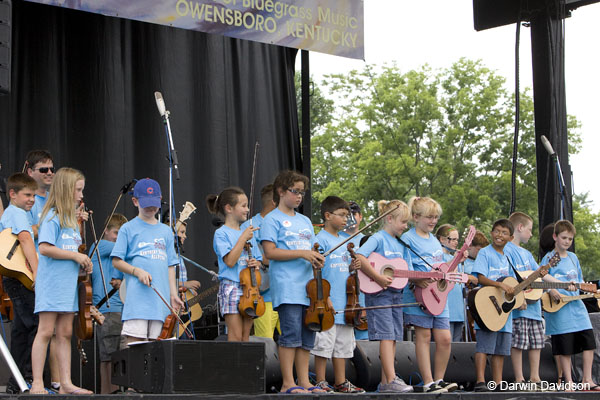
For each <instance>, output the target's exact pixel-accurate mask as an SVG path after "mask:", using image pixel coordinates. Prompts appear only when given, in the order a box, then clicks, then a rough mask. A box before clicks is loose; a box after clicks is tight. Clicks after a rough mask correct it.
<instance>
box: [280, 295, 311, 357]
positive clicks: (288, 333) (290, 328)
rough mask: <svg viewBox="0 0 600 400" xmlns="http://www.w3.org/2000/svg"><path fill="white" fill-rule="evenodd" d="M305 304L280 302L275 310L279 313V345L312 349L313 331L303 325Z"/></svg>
mask: <svg viewBox="0 0 600 400" xmlns="http://www.w3.org/2000/svg"><path fill="white" fill-rule="evenodd" d="M307 308H308V307H307V306H303V305H302V304H280V305H279V306H278V307H277V308H276V309H275V311H277V313H279V326H280V328H281V335H280V336H279V342H278V344H279V346H281V347H301V348H303V349H304V350H308V351H310V350H312V349H313V347H314V346H315V332H313V331H311V330H310V329H308V328H307V327H306V326H305V325H304V316H305V315H306V309H307Z"/></svg>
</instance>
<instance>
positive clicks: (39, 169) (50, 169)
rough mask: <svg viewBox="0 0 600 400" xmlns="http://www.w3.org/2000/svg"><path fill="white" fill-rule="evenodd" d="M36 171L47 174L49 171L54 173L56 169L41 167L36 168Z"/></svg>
mask: <svg viewBox="0 0 600 400" xmlns="http://www.w3.org/2000/svg"><path fill="white" fill-rule="evenodd" d="M34 171H40V172H41V173H42V174H47V173H48V171H50V172H52V173H54V167H41V168H35V169H34Z"/></svg>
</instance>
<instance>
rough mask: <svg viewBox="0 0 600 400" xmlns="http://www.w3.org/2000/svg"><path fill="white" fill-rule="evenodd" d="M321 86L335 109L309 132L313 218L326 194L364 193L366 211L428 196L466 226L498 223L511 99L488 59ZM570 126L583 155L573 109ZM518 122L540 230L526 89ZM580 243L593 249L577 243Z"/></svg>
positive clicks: (531, 208) (521, 195) (505, 206)
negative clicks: (378, 204) (392, 201)
mask: <svg viewBox="0 0 600 400" xmlns="http://www.w3.org/2000/svg"><path fill="white" fill-rule="evenodd" d="M322 88H323V92H324V93H327V96H328V97H329V99H332V100H333V101H335V109H334V110H333V111H332V112H330V111H329V110H328V115H329V117H330V119H329V120H328V121H325V119H321V120H320V122H319V123H317V124H315V126H316V128H317V129H315V130H314V131H313V137H312V139H311V146H312V183H311V187H312V194H313V221H318V220H319V217H318V209H319V204H320V201H322V200H323V199H324V198H325V197H326V196H328V195H337V196H340V197H342V198H344V199H347V200H355V201H357V202H358V203H359V204H361V205H362V207H363V209H364V211H365V214H366V216H367V219H370V218H372V217H373V216H375V215H376V213H377V210H376V202H377V200H380V199H401V200H405V201H407V200H408V199H409V198H410V197H411V196H415V195H416V196H431V197H433V198H434V199H436V200H438V201H439V202H440V204H441V205H442V208H443V210H444V213H443V215H442V218H441V220H440V224H442V223H452V224H454V225H456V226H457V227H459V229H460V230H461V231H465V230H466V228H467V226H468V225H470V224H473V225H475V226H477V228H478V229H480V230H482V231H483V232H485V233H488V232H489V231H490V228H491V225H492V223H493V221H495V220H496V219H498V218H501V217H506V216H507V215H508V213H509V211H510V201H511V166H512V148H513V134H514V108H515V107H514V100H513V96H512V95H511V94H510V93H508V92H507V90H506V89H505V79H504V78H503V77H501V76H499V75H498V74H497V73H496V72H494V71H492V70H490V69H489V68H487V67H485V66H484V65H483V64H482V62H481V61H471V60H467V59H460V60H459V61H457V62H455V63H454V64H453V65H452V66H450V67H449V68H447V69H444V70H433V69H431V68H430V67H429V66H427V65H425V66H423V67H421V68H419V69H417V70H411V71H407V72H402V71H400V69H399V68H398V67H397V66H396V65H395V64H392V65H384V66H380V67H375V66H371V65H367V66H366V67H365V68H364V69H363V70H362V71H356V70H355V71H351V72H349V73H348V74H336V75H330V76H326V79H325V80H323V82H322ZM315 92H316V90H315ZM319 93H320V92H319ZM311 108H312V107H311ZM568 128H569V141H570V151H571V154H576V153H577V151H578V150H579V147H580V145H581V139H580V135H579V128H580V126H579V123H578V122H577V120H576V119H575V117H573V116H569V118H568ZM519 129H520V136H519V154H518V160H517V161H518V164H517V174H518V175H517V187H516V194H517V198H516V208H517V210H519V211H522V212H525V213H527V214H529V215H531V216H532V217H533V219H534V221H535V226H534V232H537V230H538V229H537V218H536V216H537V177H536V173H537V172H536V163H535V140H534V138H535V130H534V112H533V99H532V96H531V94H530V91H529V90H525V91H523V93H522V94H521V101H520V125H519ZM578 207H580V208H578V209H577V212H576V223H577V218H580V219H582V220H583V221H586V222H585V223H584V224H582V226H581V227H579V226H578V229H582V230H585V234H583V233H582V232H578V233H581V235H578V240H580V241H582V242H583V243H584V244H588V246H592V245H593V244H595V242H594V240H596V236H594V235H596V234H597V232H596V231H594V230H593V229H592V228H593V227H594V225H593V224H594V223H597V220H595V219H594V218H598V217H597V216H595V215H594V214H593V213H591V211H590V210H589V206H586V203H585V202H583V203H578ZM588 233H589V234H588ZM579 237H580V238H579ZM598 240H600V239H598ZM537 243H538V239H537V236H536V237H534V238H533V239H532V240H531V241H530V243H529V244H528V246H527V247H528V248H529V249H530V250H534V251H535V250H536V249H537ZM577 246H579V244H577ZM582 247H583V245H582ZM594 247H595V248H598V247H597V246H594ZM581 251H584V252H585V251H587V250H583V249H582V248H579V247H578V254H579V253H580V252H581ZM583 256H586V255H583Z"/></svg>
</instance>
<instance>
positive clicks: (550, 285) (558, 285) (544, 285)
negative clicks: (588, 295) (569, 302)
mask: <svg viewBox="0 0 600 400" xmlns="http://www.w3.org/2000/svg"><path fill="white" fill-rule="evenodd" d="M571 285H573V286H575V287H576V288H577V289H581V288H582V286H584V287H587V286H585V285H581V284H579V283H570V282H533V283H532V284H531V288H532V289H567V288H568V287H569V286H571ZM583 290H593V289H585V288H584V289H583Z"/></svg>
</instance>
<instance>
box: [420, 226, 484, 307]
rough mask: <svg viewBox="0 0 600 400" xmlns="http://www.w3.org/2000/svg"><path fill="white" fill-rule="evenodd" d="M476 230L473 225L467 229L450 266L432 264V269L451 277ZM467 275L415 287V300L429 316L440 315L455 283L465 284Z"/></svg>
mask: <svg viewBox="0 0 600 400" xmlns="http://www.w3.org/2000/svg"><path fill="white" fill-rule="evenodd" d="M476 232H477V230H476V229H475V227H474V226H473V225H471V226H470V227H469V233H468V234H467V237H466V238H465V242H464V243H463V245H462V247H461V248H460V250H459V251H457V252H456V254H455V255H454V258H453V259H452V261H451V262H450V264H446V263H439V264H434V265H433V267H434V268H436V269H437V270H439V271H441V272H443V273H445V274H446V275H447V276H451V275H450V274H453V273H454V272H453V271H454V270H455V269H456V267H458V264H459V263H460V262H461V260H462V259H463V257H464V254H465V253H466V251H467V249H468V248H469V246H471V243H472V242H473V238H474V237H475V233H476ZM467 281H468V275H467V274H461V280H460V281H456V280H453V279H447V278H444V279H439V280H437V281H436V282H432V283H431V284H429V285H427V287H426V288H420V287H415V299H416V300H417V301H418V302H419V303H421V304H422V305H423V307H424V308H425V309H426V310H427V311H428V312H429V313H430V314H431V315H440V314H441V313H442V312H443V311H444V309H445V308H446V302H447V300H448V295H449V294H450V292H451V291H452V289H453V288H454V284H455V283H467Z"/></svg>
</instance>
